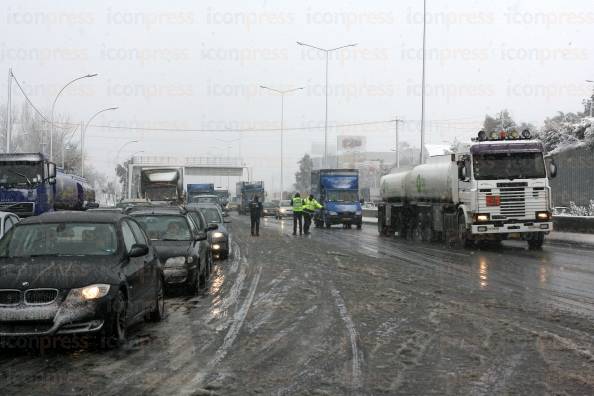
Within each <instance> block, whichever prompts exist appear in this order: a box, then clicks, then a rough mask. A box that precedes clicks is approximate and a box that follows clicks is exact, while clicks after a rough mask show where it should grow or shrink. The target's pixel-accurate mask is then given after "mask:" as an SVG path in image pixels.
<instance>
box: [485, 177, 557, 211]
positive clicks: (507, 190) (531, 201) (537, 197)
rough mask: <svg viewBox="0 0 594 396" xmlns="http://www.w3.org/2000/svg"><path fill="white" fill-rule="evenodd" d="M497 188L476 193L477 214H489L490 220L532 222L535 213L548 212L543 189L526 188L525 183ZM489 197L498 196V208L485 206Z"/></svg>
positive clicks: (502, 184) (498, 185)
mask: <svg viewBox="0 0 594 396" xmlns="http://www.w3.org/2000/svg"><path fill="white" fill-rule="evenodd" d="M497 187H498V188H493V189H481V190H479V192H478V212H479V213H489V214H490V215H491V220H508V219H518V220H520V219H530V220H534V219H535V217H536V212H539V211H546V210H548V202H549V197H548V190H547V189H545V188H544V187H526V186H525V183H498V184H497ZM490 195H491V196H499V198H500V201H499V206H487V204H486V198H487V197H488V196H490Z"/></svg>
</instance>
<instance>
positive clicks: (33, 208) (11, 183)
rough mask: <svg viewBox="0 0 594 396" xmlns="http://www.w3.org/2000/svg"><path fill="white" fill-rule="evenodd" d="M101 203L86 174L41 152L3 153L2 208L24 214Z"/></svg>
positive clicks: (0, 163) (0, 177)
mask: <svg viewBox="0 0 594 396" xmlns="http://www.w3.org/2000/svg"><path fill="white" fill-rule="evenodd" d="M96 206H98V205H97V203H96V202H95V191H94V190H93V188H92V187H91V186H90V185H89V184H88V183H87V180H86V179H85V178H83V177H80V176H77V175H73V174H69V173H65V172H64V171H63V170H62V169H60V168H56V165H55V164H54V163H52V162H50V161H49V160H48V159H47V158H46V157H45V155H43V154H41V153H4V154H0V210H1V211H6V212H13V213H15V214H17V215H19V216H21V217H28V216H36V215H40V214H42V213H45V212H51V211H54V210H86V209H88V208H93V207H96Z"/></svg>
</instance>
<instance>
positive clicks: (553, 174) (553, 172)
mask: <svg viewBox="0 0 594 396" xmlns="http://www.w3.org/2000/svg"><path fill="white" fill-rule="evenodd" d="M556 176H557V164H556V163H555V161H554V160H551V162H549V177H550V178H551V179H554V178H555V177H556Z"/></svg>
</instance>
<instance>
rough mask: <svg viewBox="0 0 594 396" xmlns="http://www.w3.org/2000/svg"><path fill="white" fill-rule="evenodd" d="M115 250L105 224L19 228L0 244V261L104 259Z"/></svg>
mask: <svg viewBox="0 0 594 396" xmlns="http://www.w3.org/2000/svg"><path fill="white" fill-rule="evenodd" d="M116 250H117V236H116V231H115V227H114V225H112V224H105V223H46V224H21V225H19V226H17V227H15V228H13V229H12V230H11V232H9V233H8V234H7V235H6V236H5V237H4V238H3V239H2V240H0V257H30V256H46V255H49V256H107V255H110V254H114V253H115V252H116Z"/></svg>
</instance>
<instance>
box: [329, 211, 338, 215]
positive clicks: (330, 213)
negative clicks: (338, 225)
mask: <svg viewBox="0 0 594 396" xmlns="http://www.w3.org/2000/svg"><path fill="white" fill-rule="evenodd" d="M328 214H329V215H330V216H338V213H336V212H332V211H329V212H328Z"/></svg>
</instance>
